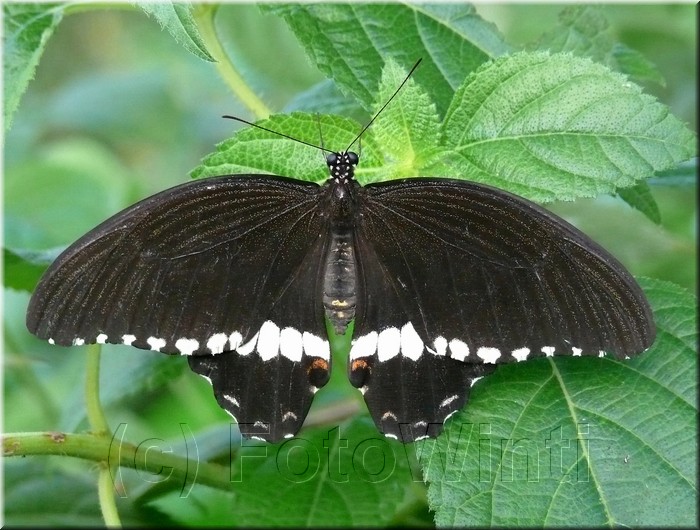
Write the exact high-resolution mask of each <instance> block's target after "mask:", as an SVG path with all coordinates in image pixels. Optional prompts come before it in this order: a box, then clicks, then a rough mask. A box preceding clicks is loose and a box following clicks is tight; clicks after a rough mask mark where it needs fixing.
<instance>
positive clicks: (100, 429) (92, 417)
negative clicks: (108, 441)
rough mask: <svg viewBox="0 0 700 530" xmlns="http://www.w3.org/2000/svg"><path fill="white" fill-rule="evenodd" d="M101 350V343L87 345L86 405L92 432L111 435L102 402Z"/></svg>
mask: <svg viewBox="0 0 700 530" xmlns="http://www.w3.org/2000/svg"><path fill="white" fill-rule="evenodd" d="M100 351H101V347H100V345H99V344H91V345H90V346H88V347H87V362H86V367H85V407H86V409H87V417H88V423H89V424H90V429H92V432H94V433H95V434H97V435H103V436H110V435H111V432H110V430H109V425H108V424H107V419H106V418H105V414H104V411H103V410H102V404H101V403H100Z"/></svg>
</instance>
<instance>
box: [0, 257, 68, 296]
mask: <svg viewBox="0 0 700 530" xmlns="http://www.w3.org/2000/svg"><path fill="white" fill-rule="evenodd" d="M56 256H58V250H48V251H38V252H37V251H32V250H22V249H16V250H11V249H8V248H4V249H3V264H4V266H5V271H4V277H3V280H4V285H5V286H6V287H10V288H12V289H17V290H23V291H33V290H34V286H35V285H36V284H37V282H38V281H39V278H40V277H41V275H42V274H43V273H44V271H45V270H46V267H48V266H49V264H50V263H51V262H52V261H53V260H54V259H56Z"/></svg>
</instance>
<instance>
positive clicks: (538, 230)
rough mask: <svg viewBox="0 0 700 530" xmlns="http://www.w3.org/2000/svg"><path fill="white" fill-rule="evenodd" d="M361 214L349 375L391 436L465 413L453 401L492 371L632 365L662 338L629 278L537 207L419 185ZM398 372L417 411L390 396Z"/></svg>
mask: <svg viewBox="0 0 700 530" xmlns="http://www.w3.org/2000/svg"><path fill="white" fill-rule="evenodd" d="M358 203H359V206H358V207H359V211H360V216H359V221H358V226H357V227H356V233H355V245H356V247H357V253H358V255H359V256H361V257H360V259H359V260H358V287H357V291H358V304H357V312H356V322H355V332H354V340H353V348H352V350H351V354H350V378H351V381H352V382H353V384H355V385H356V386H358V387H360V388H362V387H365V388H364V393H365V400H366V401H367V404H368V407H369V409H370V411H371V413H372V415H373V417H374V419H375V422H377V425H378V427H379V428H380V429H384V428H385V427H384V426H383V422H382V418H384V419H386V418H395V419H396V422H397V423H400V424H402V423H403V424H408V425H416V424H417V423H419V422H424V423H427V424H432V423H435V424H438V425H439V424H442V422H443V421H444V419H445V417H446V416H447V415H449V413H450V412H452V411H451V410H445V407H444V406H443V407H440V404H441V403H443V402H445V400H450V399H451V398H452V396H455V395H457V396H458V397H459V396H462V395H463V394H462V393H464V394H466V392H467V391H468V388H469V386H468V382H470V381H472V380H473V379H474V378H475V377H479V376H480V375H484V374H483V369H482V368H477V367H479V366H481V367H483V366H489V367H493V365H495V364H496V363H502V362H513V361H519V360H525V359H528V358H533V357H540V356H545V355H581V354H583V355H598V354H599V352H600V351H608V352H611V353H613V354H614V355H616V356H617V357H618V358H622V357H624V356H626V355H632V354H636V353H639V352H640V351H642V350H643V349H645V348H646V347H648V346H649V345H650V344H651V342H652V341H653V338H654V329H653V324H651V323H652V322H653V321H652V319H651V313H650V309H649V306H648V304H647V302H646V299H645V298H644V295H643V293H642V292H641V290H640V289H639V287H638V286H637V284H636V282H635V281H634V279H632V277H631V276H630V275H629V273H627V271H626V270H625V269H624V268H623V267H622V266H621V265H620V264H619V263H618V262H617V260H615V258H613V257H612V256H611V255H610V254H608V253H607V252H606V251H605V250H603V249H602V248H601V247H600V246H598V245H596V244H595V243H594V242H593V241H591V240H590V239H589V238H587V237H586V236H585V235H583V234H582V233H580V232H579V231H577V230H576V229H574V228H573V227H571V226H570V225H568V224H566V223H565V222H564V221H562V220H561V219H559V218H558V217H556V216H554V215H552V214H550V213H549V212H547V211H545V210H544V209H542V208H539V207H538V206H536V205H534V204H532V203H530V202H528V201H525V200H524V199H520V198H518V197H515V196H513V195H511V194H509V193H507V192H504V191H501V190H496V189H493V188H490V187H487V186H482V185H478V184H474V183H469V182H463V181H454V180H447V179H409V180H405V181H393V182H388V183H382V184H376V185H369V186H367V187H365V188H362V189H361V190H360V198H359V200H358ZM533 235H534V236H535V237H532V236H533ZM399 375H400V376H401V377H402V379H401V381H402V383H401V384H402V386H403V385H405V384H406V383H405V381H406V380H410V381H411V383H410V385H411V391H410V396H411V398H410V400H409V399H407V397H406V396H408V395H409V394H408V393H407V392H406V393H404V390H403V389H387V385H388V384H389V383H387V381H391V380H397V377H398V376H399ZM457 389H462V393H460V392H458V391H457ZM451 403H454V404H455V405H459V404H460V402H459V401H458V399H457V398H455V399H453V400H452V401H451ZM462 403H463V401H462ZM421 407H422V408H421ZM419 410H420V414H424V417H422V418H418V417H417V411H419ZM446 413H447V414H446ZM385 432H388V431H386V430H385ZM411 436H412V437H410V438H409V439H414V438H415V436H414V435H411ZM403 440H404V441H407V439H406V436H403Z"/></svg>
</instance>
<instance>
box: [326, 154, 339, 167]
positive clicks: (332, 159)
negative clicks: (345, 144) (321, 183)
mask: <svg viewBox="0 0 700 530" xmlns="http://www.w3.org/2000/svg"><path fill="white" fill-rule="evenodd" d="M338 158H340V156H339V155H338V153H331V154H329V155H328V156H327V157H326V164H328V167H333V166H335V165H338Z"/></svg>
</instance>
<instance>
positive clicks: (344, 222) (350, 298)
mask: <svg viewBox="0 0 700 530" xmlns="http://www.w3.org/2000/svg"><path fill="white" fill-rule="evenodd" d="M326 161H327V163H328V169H329V171H330V178H329V180H328V183H327V184H326V186H327V188H326V189H327V193H328V195H327V200H328V201H329V206H330V207H329V208H328V212H329V214H330V232H331V237H330V241H329V245H328V247H327V249H326V256H325V262H324V281H323V307H324V308H325V311H326V316H327V317H328V319H329V320H330V321H331V323H332V324H333V328H334V329H335V331H336V333H340V334H344V333H345V330H346V329H347V327H348V324H349V323H350V321H351V320H353V319H354V318H355V304H356V300H357V297H356V293H355V285H356V278H355V276H356V266H355V252H354V240H353V226H354V217H355V212H356V210H357V208H356V205H355V201H356V193H355V191H356V189H357V188H358V187H359V184H358V183H357V182H356V181H355V180H354V179H353V176H354V170H355V165H357V162H358V156H357V154H355V153H352V152H346V153H331V154H330V155H328V157H327V158H326Z"/></svg>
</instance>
